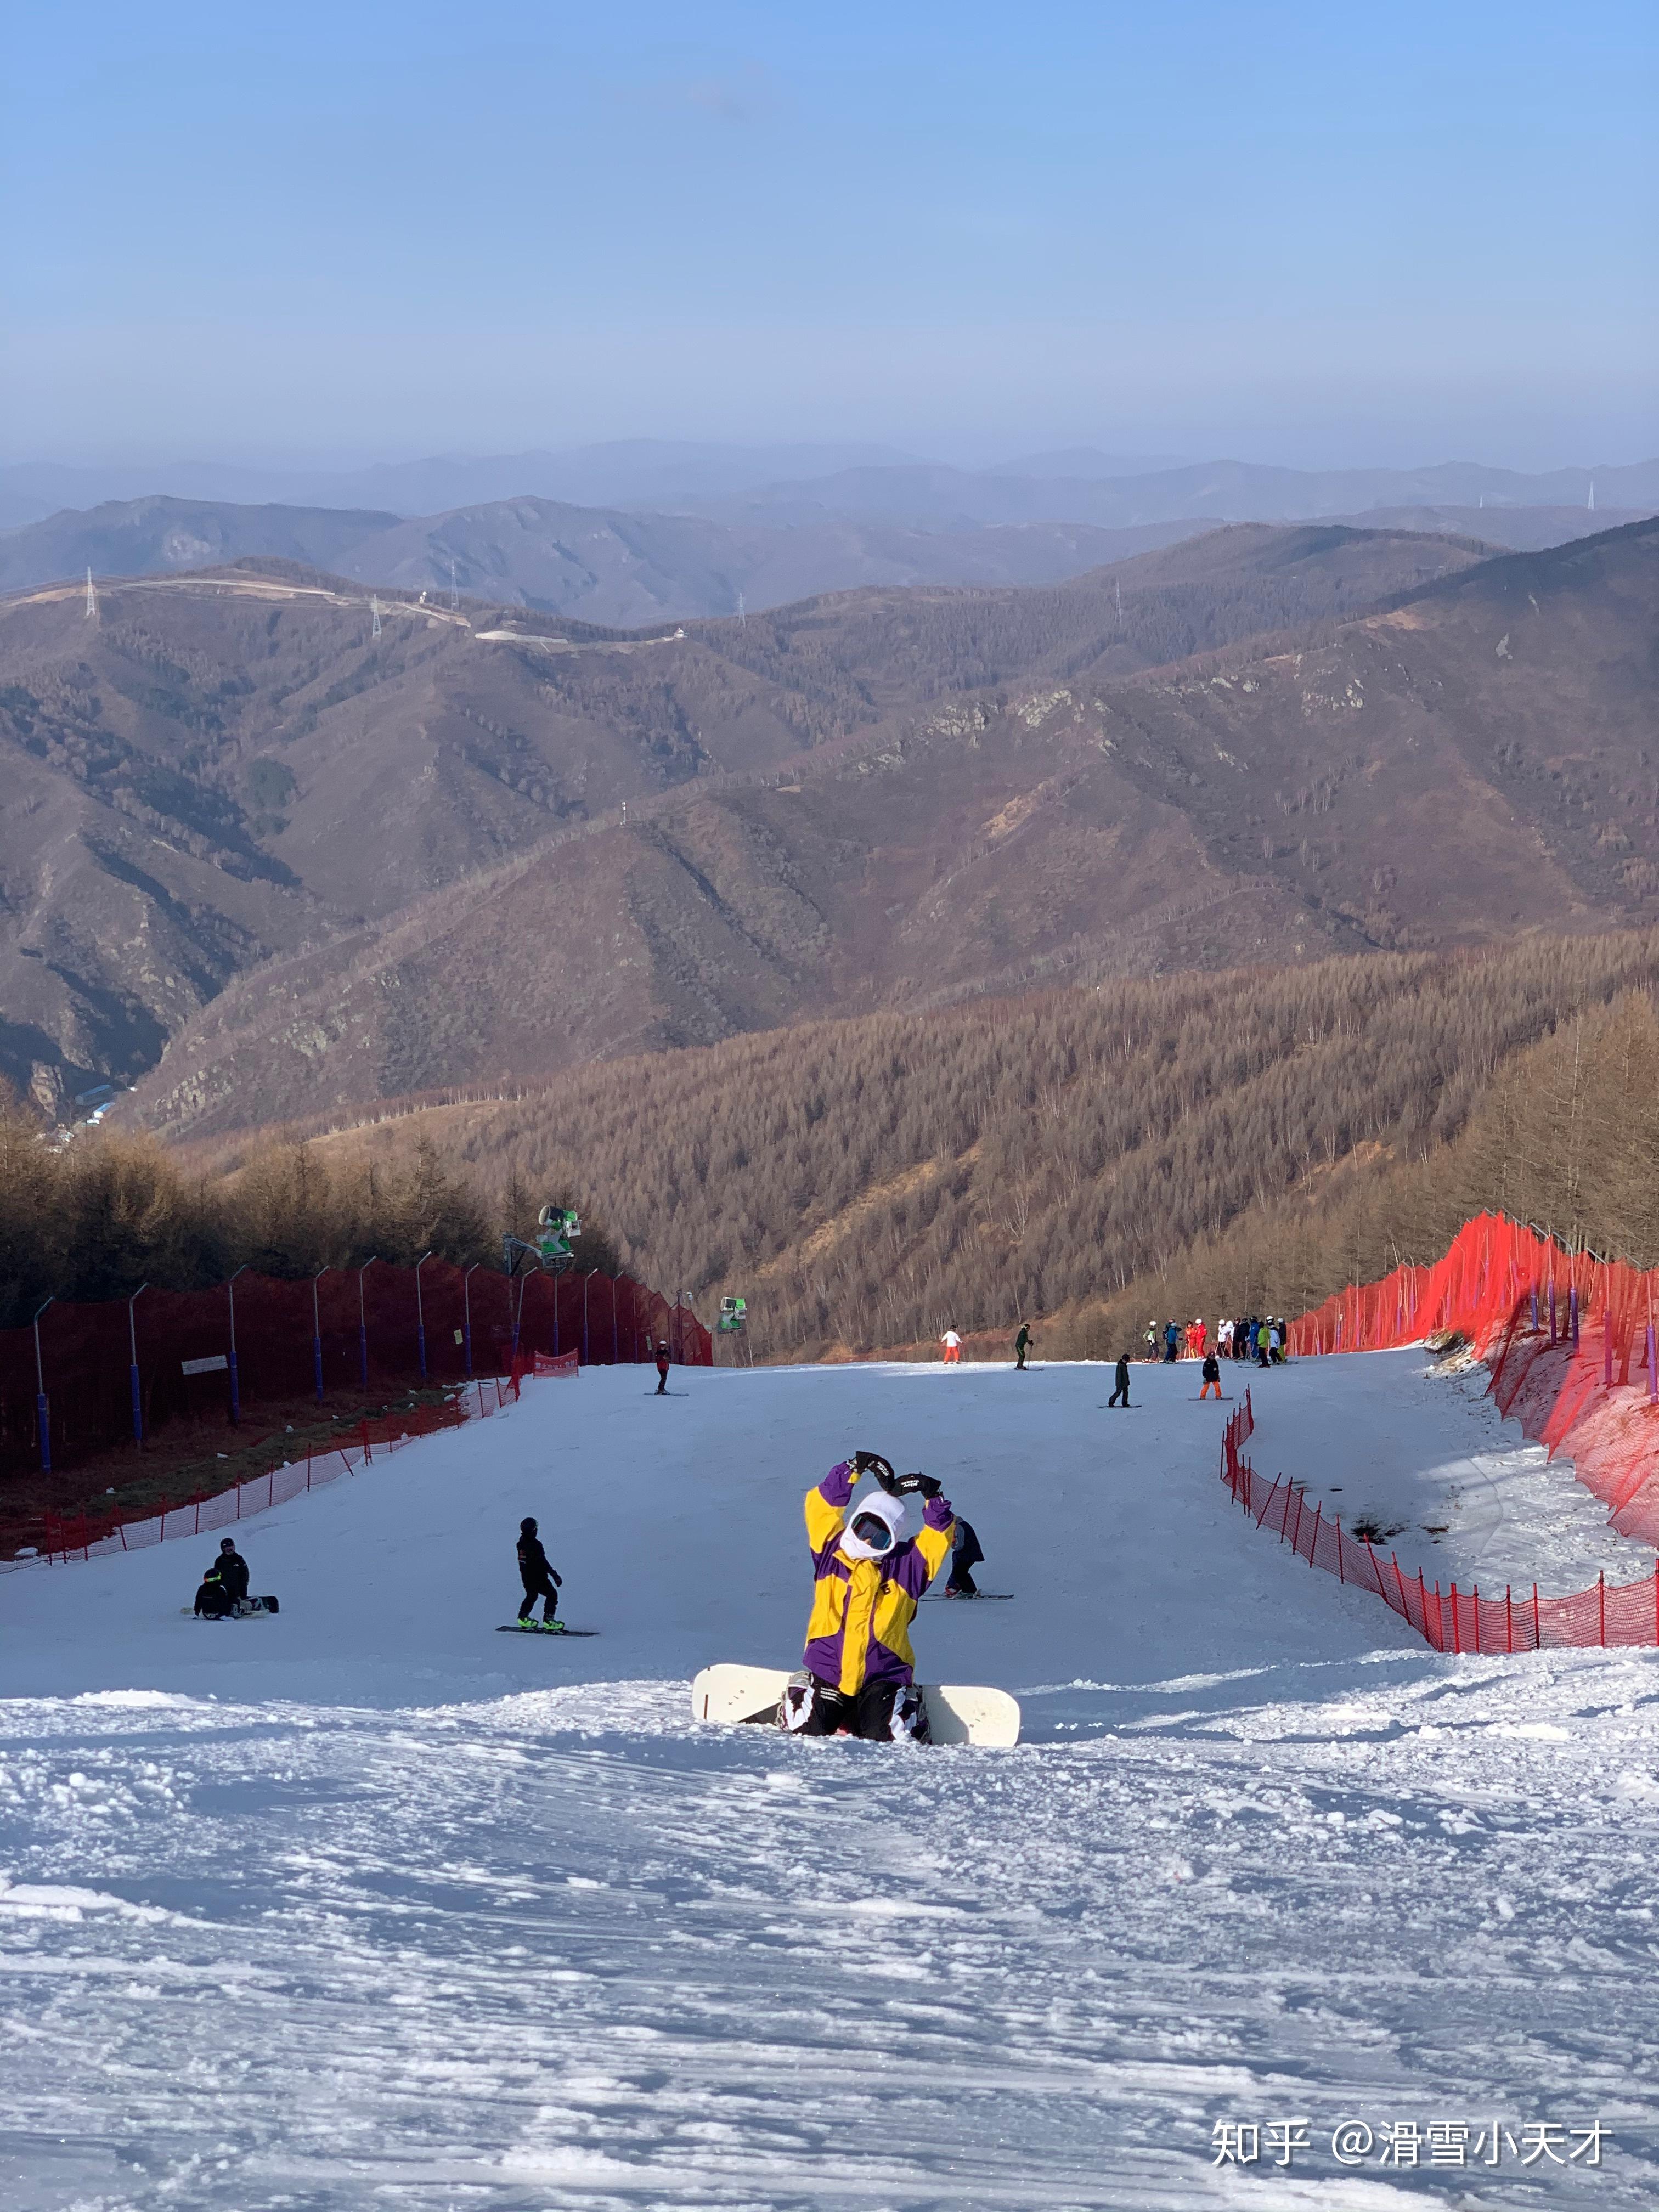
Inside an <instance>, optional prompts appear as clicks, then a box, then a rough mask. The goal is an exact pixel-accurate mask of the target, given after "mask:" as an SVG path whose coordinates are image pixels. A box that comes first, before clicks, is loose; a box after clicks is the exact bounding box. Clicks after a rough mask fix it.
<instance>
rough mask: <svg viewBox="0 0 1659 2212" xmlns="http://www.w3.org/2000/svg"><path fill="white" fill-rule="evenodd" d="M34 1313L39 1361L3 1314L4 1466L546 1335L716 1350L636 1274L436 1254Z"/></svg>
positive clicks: (542, 1342)
mask: <svg viewBox="0 0 1659 2212" xmlns="http://www.w3.org/2000/svg"><path fill="white" fill-rule="evenodd" d="M38 1326H39V1337H38V1362H37V1337H36V1333H35V1331H34V1330H33V1329H32V1328H14V1329H3V1330H0V1483H3V1479H4V1477H5V1476H7V1475H8V1474H19V1473H21V1471H22V1470H24V1469H25V1468H40V1467H43V1466H45V1465H46V1464H47V1463H48V1455H49V1461H50V1464H51V1465H52V1467H54V1468H70V1467H73V1466H75V1465H76V1463H77V1462H81V1461H84V1460H86V1459H88V1458H90V1457H92V1456H93V1455H94V1454H96V1453H98V1452H100V1451H104V1450H107V1449H108V1448H109V1447H110V1446H111V1445H112V1444H117V1443H122V1442H124V1441H131V1442H137V1441H141V1440H143V1439H145V1438H148V1437H151V1436H153V1435H155V1434H156V1433H157V1432H158V1431H161V1429H163V1428H165V1427H166V1426H167V1424H168V1423H169V1422H171V1421H174V1420H178V1419H190V1418H195V1419H202V1418H204V1417H207V1418H210V1419H221V1418H222V1419H228V1420H234V1419H239V1418H242V1417H246V1416H247V1415H248V1414H250V1413H253V1412H254V1411H255V1410H256V1409H257V1407H258V1406H259V1404H260V1403H261V1402H262V1401H264V1402H267V1403H275V1402H277V1401H286V1402H290V1403H291V1402H292V1401H295V1400H296V1399H303V1398H307V1397H312V1396H314V1397H315V1399H316V1400H317V1401H318V1402H319V1403H321V1402H322V1401H323V1400H324V1397H325V1394H328V1393H337V1392H341V1391H354V1392H358V1391H361V1392H371V1391H374V1390H383V1391H386V1390H390V1389H398V1388H407V1387H409V1386H410V1384H416V1383H462V1382H465V1381H468V1380H469V1379H470V1378H471V1376H473V1375H474V1374H477V1373H483V1374H495V1373H499V1372H501V1371H503V1370H506V1369H507V1368H509V1367H510V1366H511V1365H512V1364H513V1361H514V1359H515V1358H518V1359H522V1360H524V1361H525V1362H526V1364H527V1363H528V1361H529V1359H530V1358H531V1357H532V1354H534V1353H537V1352H540V1353H542V1354H544V1355H545V1356H548V1357H550V1358H563V1357H564V1356H566V1355H570V1354H574V1356H575V1358H577V1359H578V1360H580V1363H581V1364H582V1365H583V1366H605V1365H610V1364H613V1363H617V1362H623V1361H641V1362H644V1361H647V1360H650V1359H652V1358H654V1357H655V1352H656V1346H658V1345H659V1343H665V1344H667V1346H669V1351H670V1355H671V1358H673V1359H674V1361H675V1362H676V1363H677V1364H681V1365H685V1366H694V1367H708V1366H712V1365H713V1364H714V1348H713V1340H712V1339H711V1337H710V1335H709V1333H708V1330H707V1329H706V1328H704V1327H703V1326H702V1322H699V1321H698V1319H697V1318H696V1315H695V1314H694V1313H692V1312H691V1310H690V1308H689V1307H687V1306H685V1305H684V1304H678V1303H676V1304H673V1305H670V1304H669V1303H668V1301H667V1299H666V1298H665V1297H662V1295H661V1294H660V1292H659V1291H653V1290H649V1289H647V1287H646V1285H644V1284H643V1283H637V1282H635V1281H634V1280H633V1279H632V1278H631V1277H630V1276H627V1275H618V1276H616V1277H614V1278H613V1277H611V1276H609V1275H602V1274H599V1273H590V1274H577V1273H568V1274H564V1275H558V1276H555V1275H550V1274H547V1273H534V1274H530V1275H524V1276H520V1277H518V1278H517V1279H513V1278H509V1277H508V1276H506V1275H503V1274H501V1273H496V1272H495V1271H494V1270H492V1269H489V1268H484V1267H471V1268H466V1269H462V1268H460V1267H452V1266H451V1265H450V1264H449V1263H448V1262H447V1261H441V1260H428V1261H425V1262H424V1263H423V1264H422V1267H420V1268H419V1269H418V1270H417V1269H416V1268H413V1267H391V1266H388V1265H386V1263H384V1262H382V1261H370V1262H369V1263H368V1266H366V1267H362V1268H352V1269H349V1270H347V1269H341V1268H335V1267H331V1268H328V1269H326V1270H325V1272H324V1273H323V1274H322V1275H321V1276H319V1278H318V1279H317V1281H316V1283H315V1285H313V1284H312V1283H310V1282H287V1281H283V1280H280V1279H277V1278H276V1277H274V1276H269V1275H255V1274H249V1273H243V1274H241V1275H239V1276H238V1277H237V1278H236V1279H235V1281H234V1284H220V1285H218V1286H217V1287H216V1289H214V1290H210V1291H159V1290H146V1291H141V1292H139V1293H137V1295H136V1296H135V1297H131V1298H119V1299H112V1300H111V1301H109V1302H108V1303H106V1304H96V1305H71V1304H67V1303H65V1304H52V1305H50V1306H48V1307H47V1308H46V1310H45V1311H44V1312H43V1313H42V1315H41V1316H40V1322H39V1325H38ZM0 1503H3V1491H0Z"/></svg>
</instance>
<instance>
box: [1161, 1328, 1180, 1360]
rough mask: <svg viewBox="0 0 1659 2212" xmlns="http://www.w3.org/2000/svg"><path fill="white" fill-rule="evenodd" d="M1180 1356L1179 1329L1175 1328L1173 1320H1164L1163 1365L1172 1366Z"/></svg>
mask: <svg viewBox="0 0 1659 2212" xmlns="http://www.w3.org/2000/svg"><path fill="white" fill-rule="evenodd" d="M1180 1357H1181V1331H1180V1329H1179V1328H1176V1324H1175V1322H1172V1321H1171V1322H1165V1323H1164V1364H1165V1365H1166V1366H1170V1367H1173V1366H1174V1365H1175V1364H1176V1360H1177V1359H1178V1358H1180Z"/></svg>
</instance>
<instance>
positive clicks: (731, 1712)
mask: <svg viewBox="0 0 1659 2212" xmlns="http://www.w3.org/2000/svg"><path fill="white" fill-rule="evenodd" d="M788 1680H789V1670H788V1668H785V1667H705V1668H703V1670H702V1674H699V1675H698V1676H697V1678H696V1680H695V1681H694V1682H693V1683H692V1685H691V1717H692V1718H693V1720H699V1721H719V1722H721V1723H726V1724H728V1725H730V1724H732V1723H739V1724H740V1723H744V1722H745V1721H773V1722H775V1720H776V1719H777V1713H778V1702H779V1700H780V1699H781V1697H782V1695H783V1692H784V1689H785V1687H786V1686H787V1683H788ZM921 1694H922V1696H923V1697H924V1698H925V1699H926V1700H927V1727H928V1730H929V1733H930V1734H931V1735H932V1736H933V1741H934V1742H935V1743H979V1744H990V1745H994V1746H995V1747H998V1748H1001V1749H1006V1747H1008V1746H1009V1745H1011V1744H1016V1743H1018V1741H1019V1705H1018V1701H1017V1700H1016V1699H1013V1698H1011V1697H1010V1696H1009V1694H1008V1692H1006V1690H986V1689H980V1688H977V1687H974V1686H968V1685H964V1684H963V1683H960V1682H945V1683H939V1682H924V1683H923V1684H921Z"/></svg>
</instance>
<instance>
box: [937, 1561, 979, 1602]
mask: <svg viewBox="0 0 1659 2212" xmlns="http://www.w3.org/2000/svg"><path fill="white" fill-rule="evenodd" d="M945 1595H946V1596H947V1597H977V1596H978V1595H979V1584H978V1583H976V1582H975V1580H974V1571H973V1569H972V1568H971V1567H952V1568H951V1579H950V1580H949V1582H947V1583H945Z"/></svg>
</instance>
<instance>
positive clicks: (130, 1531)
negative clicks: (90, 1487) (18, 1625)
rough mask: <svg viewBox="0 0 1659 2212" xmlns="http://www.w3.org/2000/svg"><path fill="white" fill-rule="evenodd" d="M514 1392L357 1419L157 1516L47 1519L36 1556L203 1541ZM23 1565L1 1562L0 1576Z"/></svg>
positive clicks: (471, 1392)
mask: <svg viewBox="0 0 1659 2212" xmlns="http://www.w3.org/2000/svg"><path fill="white" fill-rule="evenodd" d="M517 1395H519V1385H518V1383H517V1381H516V1380H515V1379H514V1378H512V1377H495V1376H491V1377H489V1378H488V1379H483V1380H479V1381H477V1382H474V1383H469V1384H467V1385H466V1387H465V1389H460V1390H457V1391H454V1392H453V1393H452V1394H451V1395H450V1396H449V1397H448V1398H447V1399H446V1400H445V1401H444V1402H443V1404H442V1405H439V1406H414V1407H410V1410H409V1411H408V1412H407V1413H387V1414H382V1415H380V1417H379V1418H378V1419H374V1420H363V1421H359V1422H358V1423H357V1424H356V1426H355V1427H354V1428H352V1429H351V1430H350V1431H349V1432H348V1434H347V1435H346V1436H345V1437H343V1439H342V1441H341V1443H338V1444H337V1445H336V1446H335V1447H334V1448H333V1449H331V1450H329V1451H319V1452H312V1451H308V1452H307V1454H306V1456H305V1457H304V1458H303V1459H302V1460H301V1459H295V1460H283V1461H281V1462H277V1463H275V1464H273V1465H272V1466H271V1467H270V1468H269V1469H268V1470H267V1471H266V1472H265V1473H264V1474H258V1475H254V1476H252V1477H251V1478H250V1479H249V1480H247V1481H246V1482H240V1483H236V1484H234V1485H233V1486H232V1487H231V1488H229V1489H228V1490H220V1491H212V1492H208V1491H204V1492H200V1493H199V1494H198V1495H197V1496H195V1497H191V1498H179V1499H177V1500H173V1499H169V1500H167V1501H166V1502H164V1504H162V1507H161V1511H160V1512H159V1513H149V1514H146V1515H145V1516H143V1518H142V1519H139V1518H131V1519H129V1518H127V1517H125V1516H123V1515H122V1514H120V1513H119V1512H113V1513H76V1514H48V1515H46V1540H45V1541H44V1543H43V1544H42V1546H41V1547H40V1553H39V1556H40V1558H41V1559H46V1560H61V1559H98V1558H100V1557H103V1556H106V1555H107V1554H109V1553H114V1552H142V1551H145V1550H148V1548H149V1546H150V1545H152V1544H164V1543H169V1542H171V1541H173V1538H174V1537H178V1536H203V1535H207V1534H210V1532H211V1531H213V1530H214V1529H216V1528H229V1527H230V1526H231V1525H232V1524H233V1523H234V1522H238V1521H246V1520H247V1519H248V1518H249V1517H250V1516H251V1515H252V1514H255V1513H266V1512H269V1511H270V1508H271V1507H272V1506H273V1505H286V1504H287V1503H288V1501H289V1499H290V1498H298V1497H300V1496H301V1494H302V1493H303V1492H306V1491H308V1490H320V1489H321V1488H322V1487H323V1486H324V1485H325V1483H330V1482H337V1481H338V1480H340V1478H341V1477H342V1475H347V1474H356V1473H357V1471H358V1469H359V1468H363V1467H368V1466H372V1465H373V1463H374V1461H375V1460H376V1459H377V1458H381V1459H384V1458H385V1457H386V1455H387V1454H388V1453H391V1452H395V1451H398V1450H399V1449H401V1448H402V1447H403V1446H404V1444H409V1443H414V1442H415V1441H416V1438H417V1437H429V1436H432V1435H434V1434H435V1433H436V1432H437V1431H439V1430H441V1429H456V1428H459V1426H460V1425H461V1424H462V1423H463V1422H464V1421H468V1420H477V1419H483V1418H484V1417H486V1416H488V1415H489V1414H491V1413H497V1412H499V1411H500V1409H501V1407H502V1406H504V1405H506V1404H507V1401H508V1400H509V1399H510V1398H516V1397H517ZM27 1564H29V1562H28V1561H27V1560H21V1559H17V1560H12V1559H6V1560H0V1572H4V1571H5V1570H6V1569H7V1568H9V1567H14V1566H19V1565H27Z"/></svg>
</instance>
